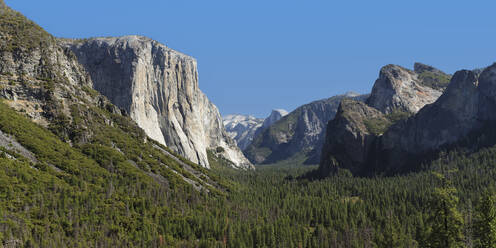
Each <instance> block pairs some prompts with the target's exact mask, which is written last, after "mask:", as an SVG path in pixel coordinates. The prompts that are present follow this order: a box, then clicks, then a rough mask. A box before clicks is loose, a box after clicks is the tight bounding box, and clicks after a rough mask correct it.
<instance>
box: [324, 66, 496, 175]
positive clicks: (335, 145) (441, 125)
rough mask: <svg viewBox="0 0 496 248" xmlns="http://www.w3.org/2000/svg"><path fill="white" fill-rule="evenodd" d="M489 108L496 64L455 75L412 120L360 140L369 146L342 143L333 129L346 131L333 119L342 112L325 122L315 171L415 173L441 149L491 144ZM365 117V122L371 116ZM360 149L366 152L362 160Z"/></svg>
mask: <svg viewBox="0 0 496 248" xmlns="http://www.w3.org/2000/svg"><path fill="white" fill-rule="evenodd" d="M416 69H417V70H420V69H421V68H419V67H417V68H416ZM429 71H432V70H429ZM343 109H345V107H344V106H343ZM348 109H350V111H352V112H354V113H355V115H357V114H359V113H363V111H362V110H360V109H359V110H353V109H351V108H348ZM495 109H496V64H495V65H492V66H490V67H488V68H486V69H484V70H483V71H482V73H480V76H479V75H478V74H477V73H476V72H473V71H468V70H461V71H458V72H456V73H455V74H454V76H453V78H452V79H451V82H450V83H449V85H448V87H447V89H446V90H445V91H444V93H443V94H442V96H441V97H439V98H438V99H437V100H436V101H435V102H434V103H432V104H429V105H426V106H424V107H423V108H422V109H421V110H420V111H419V112H418V113H416V114H415V115H413V116H412V117H410V118H408V119H406V120H400V121H398V122H396V123H395V124H393V125H392V126H391V127H389V128H388V129H387V131H385V132H384V134H378V135H375V136H374V137H370V136H367V138H366V139H365V140H367V139H372V140H373V142H362V144H361V145H360V144H359V142H357V141H356V140H353V139H349V140H347V141H345V142H342V140H343V139H342V138H341V137H342V135H341V136H340V133H339V132H337V131H335V130H334V131H333V129H336V128H338V129H339V130H341V132H345V133H346V130H350V128H349V127H348V126H343V125H341V127H340V128H339V126H340V125H339V123H338V121H337V120H339V119H344V118H345V117H346V116H345V114H344V113H345V111H343V114H338V116H337V117H336V119H335V121H331V122H329V125H330V127H329V130H328V138H327V140H326V141H327V142H326V145H325V146H324V150H323V155H322V161H321V167H320V170H321V171H322V173H327V172H329V171H330V168H335V167H340V168H345V169H350V170H351V171H352V172H353V173H357V174H370V172H371V171H372V172H379V173H381V172H382V173H394V172H404V171H411V170H415V169H418V168H419V164H420V162H422V161H425V160H428V159H430V158H434V157H435V156H436V154H437V153H438V152H439V151H441V150H444V149H452V148H454V147H457V148H462V149H469V150H470V149H472V150H476V149H480V148H481V147H483V146H485V145H494V144H496V134H495V133H494V131H492V130H493V127H494V123H495V121H496V114H495V113H496V112H495V111H494V110H495ZM369 114H370V116H367V114H366V115H365V116H366V117H365V118H367V119H370V118H373V115H372V114H371V113H369ZM386 117H388V116H386ZM355 130H359V131H358V132H355V133H353V132H348V133H349V135H348V136H352V137H362V136H364V135H367V134H368V133H367V132H366V131H364V130H363V129H359V128H355ZM359 140H361V139H359ZM357 144H359V145H358V146H356V145H357ZM340 147H341V148H340ZM346 147H354V148H353V149H354V150H355V151H360V152H358V154H357V153H352V152H351V151H350V149H348V150H346ZM361 151H368V152H366V153H365V154H366V155H365V157H364V158H363V157H362V155H363V153H362V152H361ZM356 157H358V158H359V159H356Z"/></svg>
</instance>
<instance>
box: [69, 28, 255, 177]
mask: <svg viewBox="0 0 496 248" xmlns="http://www.w3.org/2000/svg"><path fill="white" fill-rule="evenodd" d="M61 43H62V44H63V45H64V46H65V47H67V48H69V49H71V50H72V51H73V52H74V54H75V55H76V56H77V59H78V61H79V62H80V63H81V64H82V65H84V67H85V69H86V70H87V71H88V72H89V74H90V76H91V79H92V81H93V87H94V89H96V90H97V91H99V92H101V93H102V94H103V95H105V96H107V97H108V98H109V99H110V100H111V101H112V103H114V104H115V105H117V106H119V107H120V108H122V109H124V110H125V111H127V113H128V114H129V115H130V116H131V118H132V119H133V120H135V121H136V122H137V123H138V125H139V126H140V127H141V128H143V129H144V130H145V132H146V133H147V135H148V136H149V137H151V138H153V139H154V140H156V141H158V142H160V143H162V144H164V145H166V146H168V147H170V148H171V149H173V150H175V151H177V152H178V153H179V154H180V155H183V156H185V157H186V158H187V159H189V160H191V161H193V162H195V163H199V164H200V165H202V166H205V167H209V162H208V158H207V149H216V148H218V147H222V148H223V149H220V150H223V152H222V155H223V156H224V157H225V158H226V159H228V160H230V161H231V162H233V164H234V166H236V167H239V168H251V167H252V165H251V164H250V163H249V161H248V160H247V159H246V158H245V157H244V156H243V154H242V153H241V151H240V150H239V148H238V147H237V146H236V144H235V142H234V141H233V140H232V139H231V138H230V137H229V136H228V134H227V133H226V132H225V130H224V127H223V124H222V119H221V117H220V114H219V111H218V109H217V107H216V106H215V105H213V104H212V103H211V102H210V101H209V100H208V98H207V97H206V96H205V94H203V92H201V91H200V89H199V87H198V71H197V66H196V60H195V59H193V58H191V57H189V56H187V55H184V54H181V53H179V52H177V51H174V50H172V49H170V48H168V47H166V46H164V45H162V44H160V43H158V42H156V41H153V40H151V39H148V38H145V37H140V36H126V37H120V38H95V39H89V40H65V41H62V42H61ZM218 150H219V149H218Z"/></svg>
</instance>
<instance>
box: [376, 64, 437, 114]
mask: <svg viewBox="0 0 496 248" xmlns="http://www.w3.org/2000/svg"><path fill="white" fill-rule="evenodd" d="M415 66H416V71H411V70H408V69H405V68H403V67H401V66H397V65H387V66H384V67H383V68H381V71H380V73H379V78H378V79H377V80H376V81H375V83H374V87H373V88H372V93H371V94H370V97H369V98H368V100H367V104H368V105H369V106H371V107H373V108H376V109H378V110H380V111H381V112H383V113H386V114H387V113H391V112H393V111H395V110H400V111H405V112H409V113H417V112H418V111H419V110H420V109H421V108H422V107H424V106H425V105H426V104H430V103H433V102H434V101H436V100H437V98H439V96H441V94H442V91H443V88H439V87H434V86H432V84H433V83H432V82H431V81H432V80H434V79H432V77H431V76H429V77H428V76H426V75H427V74H428V73H429V75H430V74H432V75H444V73H442V72H441V71H439V70H437V69H434V68H433V67H429V66H426V65H423V64H420V63H416V64H415ZM417 72H418V73H417ZM429 80H430V81H429Z"/></svg>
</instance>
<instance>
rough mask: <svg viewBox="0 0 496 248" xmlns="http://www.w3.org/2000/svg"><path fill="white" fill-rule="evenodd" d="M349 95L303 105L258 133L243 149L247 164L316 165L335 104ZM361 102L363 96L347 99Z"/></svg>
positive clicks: (335, 107)
mask: <svg viewBox="0 0 496 248" xmlns="http://www.w3.org/2000/svg"><path fill="white" fill-rule="evenodd" d="M349 97H350V95H339V96H334V97H331V98H329V99H324V100H319V101H315V102H312V103H309V104H306V105H303V106H301V107H299V108H297V109H296V110H294V111H293V112H291V113H289V114H288V115H286V116H284V117H283V118H282V119H280V120H279V121H277V122H275V123H273V124H272V125H271V126H270V127H268V128H267V129H265V130H263V131H261V132H260V133H258V134H257V135H256V136H255V138H254V139H253V142H252V144H251V145H249V146H248V148H247V149H246V150H244V153H245V155H246V156H247V158H248V159H250V161H251V162H253V163H256V164H269V163H275V162H278V161H282V160H286V159H290V158H291V159H295V158H298V159H303V161H304V163H306V164H317V163H318V162H319V159H320V153H321V149H322V145H323V143H324V137H325V128H326V126H327V122H328V121H329V120H331V119H332V118H334V115H335V114H336V111H337V109H338V106H339V103H340V102H341V100H343V99H345V98H349ZM351 97H352V98H354V99H362V100H364V99H365V98H366V97H367V95H362V96H356V95H352V96H351Z"/></svg>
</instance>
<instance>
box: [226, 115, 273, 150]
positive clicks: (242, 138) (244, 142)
mask: <svg viewBox="0 0 496 248" xmlns="http://www.w3.org/2000/svg"><path fill="white" fill-rule="evenodd" d="M223 122H224V127H225V129H226V131H227V133H228V134H229V136H230V137H231V138H232V139H234V140H235V141H236V144H237V145H238V147H239V148H240V149H241V150H244V149H245V148H246V147H248V145H249V144H250V143H251V142H252V140H253V137H254V136H255V132H256V131H257V130H258V129H259V128H260V127H262V124H263V123H264V119H263V118H255V117H253V116H249V115H227V116H225V117H223Z"/></svg>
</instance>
